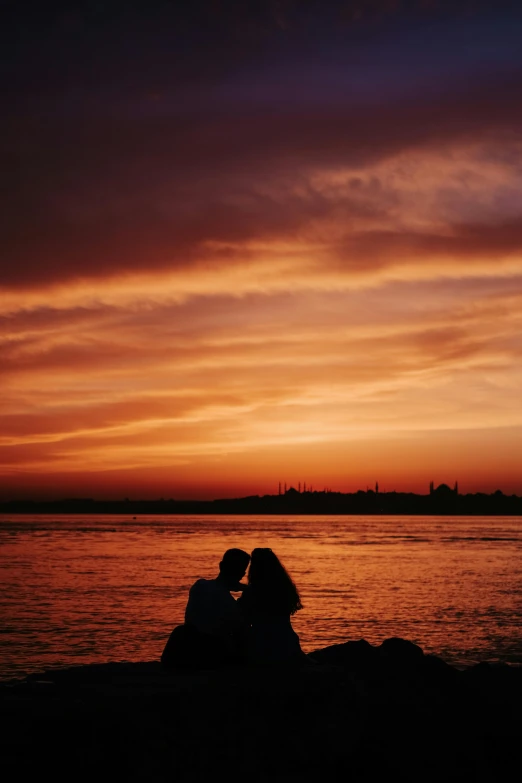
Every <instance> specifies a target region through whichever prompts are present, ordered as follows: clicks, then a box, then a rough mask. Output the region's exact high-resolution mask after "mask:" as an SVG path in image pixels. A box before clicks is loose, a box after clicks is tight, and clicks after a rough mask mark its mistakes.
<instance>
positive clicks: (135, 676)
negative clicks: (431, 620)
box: [0, 639, 522, 783]
mask: <svg viewBox="0 0 522 783" xmlns="http://www.w3.org/2000/svg"><path fill="white" fill-rule="evenodd" d="M309 657H310V658H311V659H312V658H313V661H314V662H313V663H312V662H310V664H309V665H305V666H302V667H300V668H299V669H254V668H247V667H245V668H241V669H240V668H237V669H228V670H216V671H211V670H206V671H199V672H187V671H171V672H166V671H164V670H163V669H162V667H161V665H160V664H159V663H157V662H144V663H107V664H96V665H90V666H80V667H74V668H70V669H62V670H50V671H46V672H42V673H41V674H38V675H32V676H30V677H28V678H27V679H26V680H24V681H23V682H18V683H15V684H4V685H2V686H1V687H0V719H1V720H2V725H3V729H2V735H1V736H2V744H3V748H2V757H1V762H0V763H1V767H2V769H3V770H4V772H8V775H7V776H6V777H5V779H6V780H15V779H20V780H22V779H25V777H26V776H27V775H29V774H31V775H34V774H38V776H45V777H47V776H51V777H52V779H53V780H57V779H65V778H67V779H71V778H77V779H80V780H83V779H84V778H87V777H89V778H91V777H93V778H96V779H98V780H99V779H101V780H109V779H113V780H119V779H126V780H143V781H163V780H165V781H167V780H168V781H173V782H175V781H207V780H210V779H211V778H213V777H217V779H218V780H221V779H223V778H225V779H226V778H229V777H230V776H232V777H233V778H236V777H237V778H239V779H241V780H245V781H246V783H252V781H283V780H284V781H293V780H295V781H298V780H299V781H307V780H310V781H316V780H321V781H322V780H329V781H331V780H347V781H348V780H351V781H368V780H382V779H383V776H386V777H387V776H392V779H393V780H395V779H397V780H401V781H402V782H404V781H410V780H411V781H443V780H457V779H458V780H460V781H486V780H487V781H495V780H499V779H501V778H502V777H503V776H504V775H506V776H507V775H508V774H509V773H510V770H511V769H513V770H516V769H517V768H518V766H519V758H518V757H519V753H520V750H519V748H520V739H521V737H522V717H521V713H522V710H521V709H520V705H521V699H522V668H519V667H510V666H498V667H496V666H491V665H488V664H479V665H477V666H474V667H471V668H468V669H465V670H462V671H460V670H458V669H455V668H453V667H451V666H449V665H448V664H446V663H445V662H444V661H442V660H441V659H440V658H436V657H434V656H429V655H424V653H423V652H422V650H421V649H420V648H419V647H417V646H416V645H414V644H412V643H411V642H408V641H406V640H404V639H387V640H386V641H385V642H383V644H382V645H380V646H378V647H373V646H372V645H370V644H368V643H367V642H366V641H364V640H360V641H356V642H355V641H354V642H346V643H345V644H340V645H333V646H331V647H326V648H324V649H321V650H316V651H315V652H314V653H313V654H312V656H309Z"/></svg>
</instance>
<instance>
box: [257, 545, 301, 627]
mask: <svg viewBox="0 0 522 783" xmlns="http://www.w3.org/2000/svg"><path fill="white" fill-rule="evenodd" d="M248 584H249V585H250V586H251V587H252V588H253V590H254V591H255V592H256V593H257V594H258V596H259V598H260V599H263V600H264V601H265V602H266V604H267V605H268V604H269V605H270V606H271V607H274V608H275V607H277V608H280V609H281V611H288V612H289V613H290V614H294V613H295V612H297V610H298V609H302V608H303V605H302V603H301V599H300V597H299V593H298V591H297V587H296V586H295V584H294V583H293V581H292V579H291V578H290V576H289V574H288V572H287V570H286V568H285V567H284V566H283V564H282V563H281V561H280V560H279V558H278V557H277V555H275V554H274V552H272V550H271V549H268V548H263V547H259V548H256V549H254V550H253V551H252V554H251V556H250V568H249V570H248Z"/></svg>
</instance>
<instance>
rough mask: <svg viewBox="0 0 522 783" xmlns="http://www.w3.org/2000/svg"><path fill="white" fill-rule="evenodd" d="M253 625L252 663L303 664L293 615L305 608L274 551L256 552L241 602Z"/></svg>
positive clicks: (246, 615)
mask: <svg viewBox="0 0 522 783" xmlns="http://www.w3.org/2000/svg"><path fill="white" fill-rule="evenodd" d="M238 603H239V605H240V607H241V610H242V612H243V613H244V615H245V617H246V618H247V620H248V622H249V623H250V638H249V659H250V660H251V661H252V662H253V663H256V664H275V663H291V662H294V661H295V662H298V661H300V660H302V658H303V656H304V653H303V652H302V650H301V645H300V643H299V637H298V635H297V634H296V632H295V631H294V629H293V628H292V623H291V615H292V614H294V613H295V612H296V611H298V610H299V609H301V608H302V604H301V600H300V597H299V593H298V591H297V588H296V586H295V585H294V583H293V581H292V579H291V578H290V576H289V575H288V573H287V572H286V570H285V568H284V566H283V565H282V564H281V562H280V561H279V559H278V558H277V557H276V555H275V554H274V553H273V552H272V550H271V549H254V551H253V552H252V557H251V561H250V569H249V573H248V586H247V587H246V588H245V590H244V591H243V595H242V596H241V598H239V599H238Z"/></svg>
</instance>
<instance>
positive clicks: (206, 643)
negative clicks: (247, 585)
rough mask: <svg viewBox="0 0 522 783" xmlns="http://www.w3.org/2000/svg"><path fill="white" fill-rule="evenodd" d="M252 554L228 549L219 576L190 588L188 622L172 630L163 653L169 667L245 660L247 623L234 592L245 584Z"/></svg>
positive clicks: (197, 666) (216, 664)
mask: <svg viewBox="0 0 522 783" xmlns="http://www.w3.org/2000/svg"><path fill="white" fill-rule="evenodd" d="M249 562H250V555H249V554H248V552H244V551H243V550H242V549H227V551H226V552H225V554H224V555H223V558H222V560H221V562H220V564H219V574H218V576H217V577H216V578H215V579H198V580H197V581H196V582H195V583H194V584H193V585H192V587H191V588H190V591H189V598H188V602H187V606H186V609H185V623H184V625H178V626H176V627H175V628H174V630H173V631H172V633H171V635H170V637H169V639H168V641H167V644H166V645H165V649H164V650H163V653H162V656H161V662H162V664H163V665H164V666H165V667H167V668H172V667H180V666H182V667H190V668H208V667H215V666H226V665H231V664H237V663H242V662H243V661H244V658H245V639H246V632H247V627H248V626H247V623H246V621H245V618H244V617H243V615H242V612H241V610H240V608H239V606H238V604H237V602H236V599H235V598H234V597H233V596H232V595H231V593H232V592H239V591H240V590H242V588H243V586H242V585H241V584H240V581H241V579H242V578H243V577H244V575H245V573H246V569H247V567H248V564H249Z"/></svg>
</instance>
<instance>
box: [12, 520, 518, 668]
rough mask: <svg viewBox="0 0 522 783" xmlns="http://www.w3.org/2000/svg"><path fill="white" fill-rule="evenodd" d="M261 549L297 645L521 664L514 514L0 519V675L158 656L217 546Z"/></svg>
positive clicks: (211, 567) (213, 566)
mask: <svg viewBox="0 0 522 783" xmlns="http://www.w3.org/2000/svg"><path fill="white" fill-rule="evenodd" d="M232 546H237V547H241V548H243V549H246V550H247V551H251V550H252V549H253V548H254V547H256V546H269V547H271V548H272V549H273V550H274V551H275V552H276V554H278V555H279V556H280V558H281V559H282V561H283V562H284V564H285V565H286V567H287V569H288V570H289V572H290V573H291V575H292V576H293V578H294V580H295V582H296V584H297V586H298V588H299V590H300V592H301V596H302V600H303V603H304V609H303V610H302V611H300V612H298V613H297V614H296V615H295V618H294V621H293V625H294V628H295V630H296V631H297V633H298V634H299V636H300V638H301V643H302V646H303V649H304V650H305V651H307V652H309V651H312V650H313V649H317V648H319V647H323V646H326V645H328V644H335V643H339V642H345V641H347V640H354V639H361V638H364V639H366V640H367V641H368V642H370V643H371V644H380V643H381V642H382V641H383V640H384V639H386V638H388V637H391V636H400V637H402V638H405V639H410V640H411V641H413V642H415V643H417V644H419V645H420V646H421V647H422V649H423V650H424V651H425V652H427V653H434V654H436V655H440V656H442V657H443V658H444V659H445V660H446V661H448V662H449V663H452V664H455V665H460V666H464V665H471V664H474V663H477V662H479V661H490V662H507V663H516V664H520V663H522V639H521V633H520V620H521V616H522V558H521V554H522V518H519V517H434V516H432V517H390V516H382V517H381V516H371V517H364V516H277V517H276V516H274V517H267V516H258V517H255V516H254V517H246V516H220V517H210V516H193V515H186V516H181V515H177V516H138V517H137V518H132V517H125V516H122V515H117V516H105V515H104V516H102V515H100V516H94V515H93V516H88V515H70V516H52V515H33V516H31V515H12V516H10V517H9V516H7V515H0V616H1V618H2V623H1V629H0V630H1V634H0V645H1V648H0V678H1V679H4V680H5V679H10V678H12V677H21V676H23V675H25V674H27V673H30V672H35V671H41V670H42V669H44V668H48V667H51V666H53V667H55V666H71V665H78V664H85V663H94V662H95V663H102V662H107V661H122V660H126V661H143V660H153V659H158V658H159V656H160V655H161V651H162V649H163V646H164V644H165V641H166V638H167V637H168V634H169V633H170V631H171V629H172V627H173V626H174V625H176V624H177V623H180V622H182V621H183V612H184V608H185V603H186V599H187V593H188V589H189V587H190V585H191V584H192V583H193V582H194V581H195V580H196V579H197V578H199V577H202V576H203V577H209V578H212V577H214V576H215V575H217V568H218V563H219V560H220V557H221V555H222V553H223V552H224V551H225V549H227V548H229V547H232Z"/></svg>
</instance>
